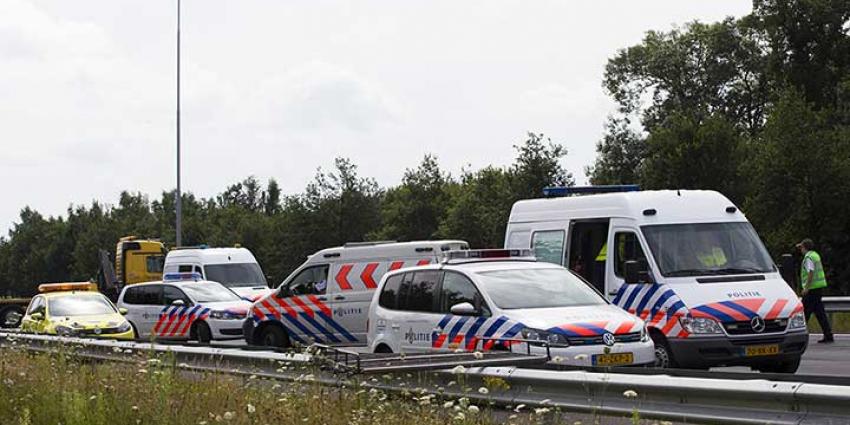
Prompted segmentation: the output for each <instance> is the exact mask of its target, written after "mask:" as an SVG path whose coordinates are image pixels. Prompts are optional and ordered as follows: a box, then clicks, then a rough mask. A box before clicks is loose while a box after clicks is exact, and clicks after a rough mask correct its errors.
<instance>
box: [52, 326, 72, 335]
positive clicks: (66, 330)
mask: <svg viewBox="0 0 850 425" xmlns="http://www.w3.org/2000/svg"><path fill="white" fill-rule="evenodd" d="M74 333H75V331H74V328H72V327H69V326H62V325H59V326H56V334H57V335H62V336H71V335H73V334H74Z"/></svg>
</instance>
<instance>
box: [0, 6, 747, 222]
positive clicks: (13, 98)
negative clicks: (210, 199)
mask: <svg viewBox="0 0 850 425" xmlns="http://www.w3.org/2000/svg"><path fill="white" fill-rule="evenodd" d="M750 8H751V2H750V1H748V0H734V1H733V0H722V1H705V0H687V1H686V0H664V1H659V0H652V1H640V2H638V1H576V0H559V1H528V0H526V1H510V2H505V1H493V0H488V1H460V0H453V1H412V0H404V1H398V0H395V1H390V0H387V1H352V2H348V1H319V0H304V1H298V0H268V1H264V0H250V1H249V0H239V1H236V0H231V1H224V0H183V26H182V32H183V45H182V49H183V55H182V57H183V89H184V90H183V96H184V102H183V118H182V119H183V146H184V150H183V155H184V156H183V158H184V169H183V171H184V173H183V182H184V190H187V191H192V192H194V193H195V194H197V195H199V196H204V197H207V196H212V195H214V194H216V193H218V192H220V191H222V190H223V189H224V188H225V187H226V186H227V185H228V184H230V183H233V182H236V181H238V180H241V179H243V178H244V177H246V176H248V175H254V176H256V177H258V178H259V179H261V180H263V181H265V180H266V179H268V178H269V177H274V178H276V179H277V180H278V182H279V183H280V184H281V186H282V188H283V190H284V192H286V193H296V192H300V191H301V190H302V189H303V188H304V186H305V184H306V183H307V182H308V181H309V180H310V179H312V177H313V175H314V174H315V170H316V167H319V166H322V167H324V168H328V167H330V166H331V165H332V161H333V158H334V157H335V156H345V157H349V158H351V159H352V160H353V161H354V162H355V163H356V164H357V165H358V166H359V167H360V171H361V173H362V174H363V175H366V176H371V177H374V178H376V179H377V180H378V182H379V183H380V184H381V185H383V186H389V185H395V184H397V183H398V182H399V180H400V178H401V176H402V173H403V172H404V169H405V168H411V167H415V166H416V165H417V164H418V163H419V161H420V160H421V158H422V156H423V155H424V154H426V153H433V154H435V155H437V156H438V157H439V160H440V163H441V165H442V166H443V168H445V169H447V170H449V171H450V172H452V173H453V174H455V175H457V174H459V173H460V171H461V169H462V168H463V167H464V166H465V165H467V164H469V165H471V167H472V168H473V169H475V168H479V167H482V166H484V165H487V164H495V165H507V164H510V163H511V162H512V159H513V158H514V151H513V149H512V145H514V144H517V143H519V142H521V141H522V140H523V138H524V136H525V134H526V132H527V131H535V132H543V133H545V134H546V135H548V136H550V137H551V138H552V139H553V140H554V141H557V142H560V143H563V144H564V145H565V146H566V147H567V148H568V149H569V156H568V158H567V159H566V160H565V161H564V165H565V166H566V167H567V168H568V169H569V170H570V171H572V172H573V173H574V174H575V175H576V177H577V180H578V182H579V183H583V182H585V181H586V178H585V176H584V173H583V169H584V167H585V166H586V165H588V164H590V163H592V161H593V159H594V156H595V152H594V146H595V143H596V142H597V140H599V138H600V136H601V134H602V130H603V123H604V121H605V117H606V115H608V114H610V113H611V112H612V111H613V109H614V106H613V104H612V102H611V101H610V100H609V99H608V98H607V97H606V96H605V93H604V92H603V90H602V87H601V80H602V73H603V69H604V66H605V63H606V61H607V59H608V58H609V57H611V56H612V55H614V54H615V52H616V50H617V49H619V48H623V47H626V46H629V45H633V44H636V43H638V42H639V41H640V40H641V38H642V36H643V33H644V32H645V31H647V30H650V29H660V30H666V29H670V28H671V26H672V25H675V24H682V23H685V22H687V21H691V20H695V19H696V20H701V21H716V20H719V19H722V18H723V17H725V16H730V15H731V16H741V15H744V14H746V13H748V12H749V10H750ZM175 16H176V15H175V1H174V0H99V1H94V0H91V1H87V0H75V1H69V0H0V141H2V142H1V143H2V145H0V146H2V151H0V195H2V201H0V234H5V233H6V230H7V229H8V228H10V227H11V225H12V223H13V222H14V221H17V219H18V212H19V210H20V209H21V208H22V207H24V206H25V205H29V206H31V207H33V208H35V209H37V210H39V211H41V212H42V213H44V214H46V215H57V214H64V212H65V210H66V209H67V207H68V206H69V205H71V204H89V203H90V202H91V201H92V200H98V201H102V202H107V203H113V204H114V203H115V202H117V198H118V194H119V193H120V191H121V190H124V189H127V190H131V191H141V192H143V193H147V194H150V195H151V196H152V197H154V198H156V197H158V196H159V194H160V192H161V191H162V190H167V189H170V188H173V187H174V186H175V177H174V161H175V153H174V127H175V125H174V124H175V114H174V107H175V97H174V96H175V95H174V93H175V90H174V76H175V71H174V68H175V65H174V52H175V40H174V31H175V24H176V18H175Z"/></svg>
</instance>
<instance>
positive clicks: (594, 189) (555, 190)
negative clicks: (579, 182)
mask: <svg viewBox="0 0 850 425" xmlns="http://www.w3.org/2000/svg"><path fill="white" fill-rule="evenodd" d="M637 191H640V186H638V185H636V184H612V185H600V186H556V187H546V188H543V196H545V197H547V198H557V197H561V196H570V195H593V194H598V193H617V192H637Z"/></svg>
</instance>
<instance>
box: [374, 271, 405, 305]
mask: <svg viewBox="0 0 850 425" xmlns="http://www.w3.org/2000/svg"><path fill="white" fill-rule="evenodd" d="M402 277H404V274H397V275H394V276H390V277H388V278H387V282H386V283H385V284H384V288H383V289H381V296H380V297H379V298H378V305H380V306H381V307H384V308H389V309H396V308H397V306H398V304H397V302H396V300H397V299H398V290H399V288H400V287H401V279H402Z"/></svg>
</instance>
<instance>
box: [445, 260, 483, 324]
mask: <svg viewBox="0 0 850 425" xmlns="http://www.w3.org/2000/svg"><path fill="white" fill-rule="evenodd" d="M460 303H470V304H472V305H473V306H474V307H475V308H476V309H478V310H479V311H481V312H482V315H483V316H489V315H490V310H489V309H488V308H487V304H486V303H485V302H484V298H483V297H482V296H481V293H480V292H479V291H478V289H477V288H476V287H475V284H473V283H472V281H471V280H469V278H467V277H466V276H464V275H462V274H460V273H457V272H451V271H447V272H445V276H444V277H443V284H442V286H441V288H440V302H439V312H440V313H444V314H447V313H451V309H452V306H453V305H456V304H460Z"/></svg>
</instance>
